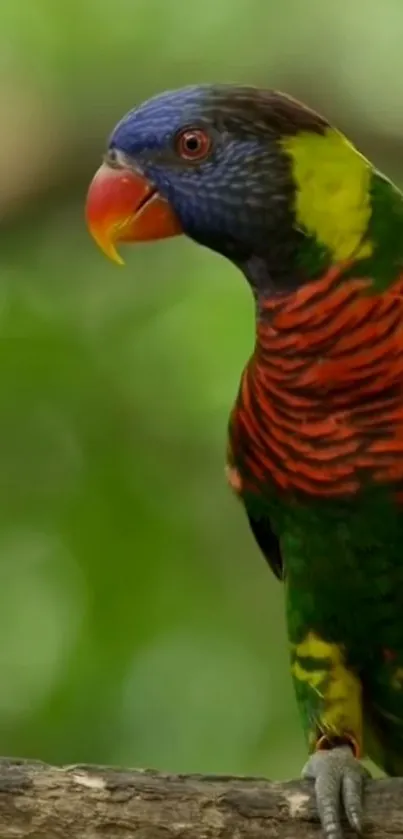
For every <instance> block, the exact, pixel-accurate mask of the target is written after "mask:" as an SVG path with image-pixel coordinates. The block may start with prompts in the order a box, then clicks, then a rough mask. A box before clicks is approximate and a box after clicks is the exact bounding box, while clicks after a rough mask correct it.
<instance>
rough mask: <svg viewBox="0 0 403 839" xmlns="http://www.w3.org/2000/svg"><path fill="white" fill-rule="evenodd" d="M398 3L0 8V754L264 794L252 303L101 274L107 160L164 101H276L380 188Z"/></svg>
mask: <svg viewBox="0 0 403 839" xmlns="http://www.w3.org/2000/svg"><path fill="white" fill-rule="evenodd" d="M402 32H403V6H402V3H401V0H383V2H382V3H380V2H379V0H378V2H376V0H354V2H352V0H338V2H337V3H336V2H333V3H332V2H329V3H323V2H320V0H317V2H315V0H304V2H303V3H302V2H301V0H282V2H281V3H280V2H277V0H276V1H275V0H219V2H217V0H203V3H188V4H184V3H183V1H182V0H169V1H168V0H113V3H110V2H107V1H106V0H68V2H67V0H57V2H56V0H35V2H33V1H32V0H25V1H24V0H14V2H11V0H5V1H4V2H2V3H0V112H1V142H0V394H1V397H0V639H1V642H0V753H1V754H3V755H19V756H25V757H35V758H40V759H44V760H49V761H55V762H78V761H97V762H114V763H123V764H126V765H132V766H133V765H135V766H141V765H142V766H152V767H157V768H161V769H166V770H172V771H182V772H186V771H202V772H234V773H253V774H266V775H268V776H272V777H286V776H291V775H295V774H297V773H298V772H299V770H300V766H301V764H302V761H303V759H304V744H303V739H302V735H301V731H300V727H299V721H298V718H297V713H296V707H295V704H294V699H293V695H292V690H291V685H290V680H289V675H288V661H287V652H286V639H285V630H284V621H283V605H282V592H281V586H280V585H279V584H277V583H276V581H275V580H274V579H273V578H272V576H271V575H270V574H269V572H268V570H267V568H266V566H265V563H264V561H263V560H262V558H261V556H260V555H259V552H258V550H257V548H256V547H255V545H254V543H253V540H252V537H251V536H250V534H249V532H248V529H247V525H246V522H245V520H244V517H243V515H242V512H241V509H240V508H239V507H238V505H237V503H236V501H235V500H234V499H233V497H232V495H231V494H230V492H229V491H228V489H227V487H226V483H225V480H224V475H223V464H224V451H225V436H226V424H227V416H228V413H229V410H230V406H231V403H232V400H233V399H234V396H235V393H236V389H237V383H238V379H239V375H240V371H241V369H242V367H243V364H244V362H245V360H246V358H247V356H248V354H249V352H250V350H251V348H252V345H253V318H252V303H251V299H250V296H249V293H248V290H247V288H246V286H245V284H244V283H243V281H242V278H241V277H240V276H239V275H238V274H237V272H236V271H235V270H234V269H233V268H232V267H231V266H230V265H229V264H227V263H225V262H224V261H223V260H222V259H220V258H219V257H217V256H214V255H212V254H210V253H208V252H206V251H204V250H203V249H201V248H197V247H196V246H195V245H193V244H191V243H190V242H187V241H186V240H184V239H183V240H182V239H176V240H171V241H168V242H165V243H159V244H157V245H154V246H150V245H146V246H139V247H137V248H136V249H133V250H132V251H131V252H127V254H126V255H127V267H126V268H125V269H124V270H123V269H118V268H117V267H116V266H113V265H112V264H109V263H108V262H107V261H106V260H105V259H104V258H103V256H102V255H101V254H100V252H98V251H97V250H96V248H95V246H94V245H93V243H92V242H91V241H90V239H89V237H88V235H87V233H86V230H85V226H84V221H83V204H84V200H85V192H86V187H87V183H88V181H89V179H90V177H91V175H92V173H93V171H94V170H95V167H96V166H97V165H98V162H99V160H100V157H101V155H102V152H103V149H104V143H105V138H106V136H107V134H108V133H109V131H110V129H111V128H112V127H113V125H114V123H115V122H116V120H117V119H118V118H119V117H120V116H121V115H122V113H123V112H124V111H125V110H127V109H128V108H129V107H132V106H133V105H134V104H135V103H136V102H139V101H141V100H142V99H144V98H145V97H147V96H149V95H151V94H154V93H156V92H157V91H159V90H160V89H162V88H166V87H171V86H181V85H183V84H187V83H190V82H205V81H213V80H221V81H238V82H248V83H256V84H259V85H267V86H273V87H279V88H281V89H283V90H286V91H287V92H289V93H291V94H293V95H295V96H298V97H300V98H302V99H304V100H305V101H306V102H307V103H309V104H310V105H311V106H314V107H316V108H318V109H319V110H321V111H323V112H324V113H325V114H326V116H328V117H329V118H331V119H333V120H335V121H336V122H337V123H338V125H339V126H340V127H341V128H343V129H344V130H346V131H347V132H348V133H349V134H350V136H351V137H352V138H353V139H354V140H355V141H356V142H357V143H358V144H359V145H360V147H361V149H362V150H363V151H364V153H366V154H367V155H370V156H372V158H373V159H374V160H375V162H376V163H377V164H378V165H379V166H381V167H382V168H384V169H385V170H386V171H387V173H388V174H389V175H391V176H392V177H394V178H396V179H397V180H398V181H400V182H401V181H402V178H403V144H402V139H403V107H402V105H403V95H402V82H401V79H402V71H403V51H402V48H401V44H402Z"/></svg>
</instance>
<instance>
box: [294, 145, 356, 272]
mask: <svg viewBox="0 0 403 839" xmlns="http://www.w3.org/2000/svg"><path fill="white" fill-rule="evenodd" d="M282 146H283V148H284V150H285V151H286V152H287V154H288V155H289V156H290V157H291V160H292V166H293V177H294V179H295V182H296V184H297V195H296V206H295V211H296V217H297V222H298V225H299V226H300V227H301V228H302V229H303V230H305V231H306V232H307V233H309V234H311V235H314V236H315V237H316V239H317V240H318V242H320V243H321V244H323V245H325V246H326V247H327V248H328V249H329V250H330V252H331V253H332V256H333V259H334V261H336V262H339V261H343V260H345V259H349V258H351V257H352V256H354V258H355V259H365V258H367V257H369V256H371V254H372V251H373V245H372V242H371V241H370V240H369V239H368V238H366V232H367V229H368V222H369V219H370V216H371V201H370V194H369V186H370V180H371V173H372V169H371V166H370V164H369V163H368V161H367V160H366V159H365V157H363V156H362V155H361V154H359V152H358V151H357V149H355V148H354V146H353V145H352V144H351V143H349V142H348V140H347V139H346V138H345V137H344V136H343V134H340V132H338V131H336V130H335V129H333V128H329V129H328V130H327V131H326V133H325V134H324V135H318V134H313V133H310V132H301V133H299V134H297V135H296V136H294V137H287V138H286V139H284V140H282Z"/></svg>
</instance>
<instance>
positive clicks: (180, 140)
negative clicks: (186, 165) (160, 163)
mask: <svg viewBox="0 0 403 839" xmlns="http://www.w3.org/2000/svg"><path fill="white" fill-rule="evenodd" d="M175 146H176V151H177V153H178V154H179V155H180V157H181V158H182V159H183V160H204V158H205V157H207V155H208V153H209V151H210V149H211V138H210V137H209V135H208V134H207V132H206V131H203V129H202V128H186V130H185V131H181V133H180V134H178V136H177V138H176V144H175Z"/></svg>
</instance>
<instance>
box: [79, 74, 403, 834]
mask: <svg viewBox="0 0 403 839" xmlns="http://www.w3.org/2000/svg"><path fill="white" fill-rule="evenodd" d="M85 219H86V225H87V227H88V230H89V233H90V235H91V237H92V238H93V240H95V243H96V244H97V245H98V247H99V248H101V250H102V251H103V252H104V254H105V255H106V256H107V257H109V258H110V259H112V260H113V261H115V262H116V263H120V264H121V263H122V262H123V260H122V257H121V255H120V252H119V248H120V245H124V244H130V243H136V242H143V243H145V242H151V241H156V240H161V239H164V238H168V237H173V236H178V235H185V236H188V237H189V238H190V239H191V240H193V241H194V242H195V243H196V244H199V245H201V246H203V247H205V248H209V249H210V250H212V251H213V252H214V253H215V254H218V255H219V256H221V257H224V258H226V259H228V260H230V262H231V263H232V265H233V266H234V269H237V271H238V273H241V274H243V276H244V277H245V278H246V281H247V283H248V285H249V288H250V290H251V293H252V299H253V306H254V345H253V351H252V352H251V355H250V358H249V359H246V361H245V366H244V368H243V371H241V373H240V381H239V388H238V390H237V394H236V395H235V398H234V405H233V407H232V410H231V411H230V412H229V423H228V435H227V440H228V443H227V449H226V454H225V464H226V476H227V480H228V483H229V485H230V488H231V490H232V492H233V493H234V495H235V497H236V498H237V499H239V502H240V506H241V509H243V510H244V511H245V516H246V521H247V525H248V528H249V527H250V530H251V533H252V534H253V538H254V540H255V541H256V544H257V546H258V549H259V550H260V552H261V553H262V555H263V557H264V558H265V560H267V563H268V565H269V566H270V568H271V570H272V572H273V573H274V575H275V577H277V578H278V580H279V581H280V585H281V588H282V591H283V596H284V613H285V622H286V627H287V639H288V641H287V644H288V655H289V661H290V670H291V678H292V682H293V686H294V690H295V696H296V703H297V706H298V709H299V714H300V717H301V728H302V729H303V731H304V735H305V742H306V764H305V766H304V768H303V770H302V776H303V777H304V778H306V779H309V781H310V782H311V783H312V787H313V790H314V801H315V807H316V813H317V817H318V820H319V821H320V824H321V831H322V835H323V836H324V837H325V839H340V837H342V835H343V832H344V825H345V824H346V823H349V824H350V826H351V828H352V829H353V831H355V832H356V833H361V832H362V830H363V829H364V827H363V825H364V822H365V804H364V798H365V786H366V781H367V778H368V777H369V770H368V768H367V767H366V761H367V759H370V760H371V761H372V762H373V763H374V764H375V765H376V766H378V767H379V769H380V770H381V771H382V772H383V773H385V774H387V775H391V776H395V775H399V774H403V194H402V192H401V191H400V190H399V188H398V187H397V186H396V185H395V184H394V183H393V182H392V180H391V179H389V178H388V177H387V176H386V175H385V174H383V173H382V172H381V171H379V170H378V169H377V168H376V167H375V165H374V164H373V163H372V162H371V161H370V160H369V159H367V157H366V156H365V155H364V154H363V153H362V152H361V151H360V150H359V148H358V147H357V146H356V144H355V143H354V142H353V141H352V140H350V139H349V138H348V137H347V136H346V135H345V133H344V132H342V131H341V130H339V129H338V128H337V127H336V126H334V125H333V124H332V123H331V122H329V121H328V120H327V119H326V118H325V117H324V116H321V115H320V114H319V113H317V112H316V111H315V110H313V109H311V108H310V107H308V106H306V105H305V104H303V103H302V102H300V101H298V100H297V99H295V98H293V97H292V96H290V95H288V94H286V93H282V92H280V91H277V90H273V89H265V88H260V87H257V86H253V85H248V84H227V83H226V84H200V85H198V84H195V85H188V86H185V87H183V88H180V89H177V90H168V91H164V92H161V93H157V94H156V95H154V96H152V97H151V98H149V99H148V100H146V101H144V102H141V103H140V104H138V105H137V106H135V107H134V108H133V109H131V110H130V111H129V112H128V113H127V114H126V115H125V116H123V118H122V119H121V120H120V121H119V122H118V124H117V125H116V127H115V128H114V129H113V130H112V133H111V135H110V138H109V140H108V141H107V144H106V151H105V154H104V157H103V160H102V161H100V166H99V168H98V170H97V171H96V172H95V175H94V177H93V179H92V181H91V183H90V185H89V187H88V192H87V194H86V205H85ZM228 318H230V312H228ZM223 459H224V458H223Z"/></svg>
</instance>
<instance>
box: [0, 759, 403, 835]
mask: <svg viewBox="0 0 403 839" xmlns="http://www.w3.org/2000/svg"><path fill="white" fill-rule="evenodd" d="M311 792H312V790H311V787H310V785H309V784H308V783H307V782H299V781H290V782H288V783H270V782H268V781H265V780H263V779H261V778H231V777H216V776H208V777H204V776H201V775H188V776H185V775H163V774H161V773H158V772H154V771H151V770H144V771H143V770H133V771H129V770H120V769H114V768H109V767H102V766H71V767H63V768H57V767H52V766H47V765H46V764H43V763H32V762H28V761H17V760H5V759H3V760H0V837H1V839H28V837H29V839H101V837H102V839H294V837H300V839H314V837H317V839H318V837H319V836H320V831H319V828H318V825H317V820H316V817H315V813H314V809H313V802H312V795H311ZM366 806H367V813H368V832H369V834H370V836H371V837H372V839H386V837H390V836H402V835H403V780H400V779H388V780H378V781H371V782H369V784H368V787H367V793H366ZM350 835H351V834H350V833H349V831H348V830H346V837H347V836H350Z"/></svg>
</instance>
